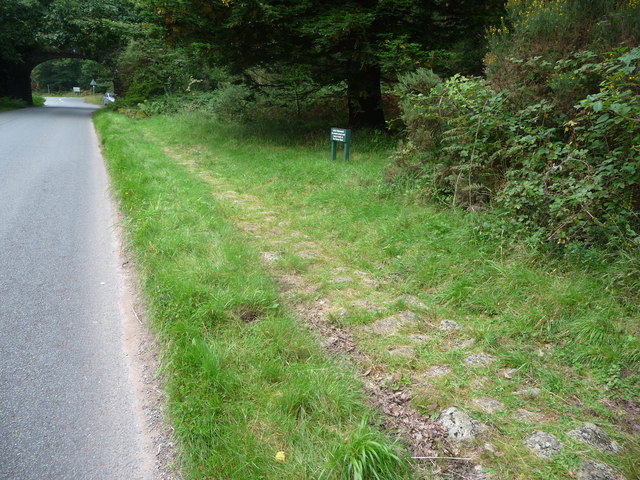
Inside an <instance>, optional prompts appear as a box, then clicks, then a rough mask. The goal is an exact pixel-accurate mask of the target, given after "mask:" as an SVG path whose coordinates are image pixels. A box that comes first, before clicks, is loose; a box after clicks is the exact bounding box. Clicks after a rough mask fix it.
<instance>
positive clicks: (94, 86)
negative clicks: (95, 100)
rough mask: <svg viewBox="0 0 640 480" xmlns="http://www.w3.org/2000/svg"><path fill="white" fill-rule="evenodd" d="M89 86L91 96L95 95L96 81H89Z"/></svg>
mask: <svg viewBox="0 0 640 480" xmlns="http://www.w3.org/2000/svg"><path fill="white" fill-rule="evenodd" d="M89 85H91V87H92V88H93V94H94V95H95V94H96V85H97V83H96V81H95V80H91V83H90V84H89Z"/></svg>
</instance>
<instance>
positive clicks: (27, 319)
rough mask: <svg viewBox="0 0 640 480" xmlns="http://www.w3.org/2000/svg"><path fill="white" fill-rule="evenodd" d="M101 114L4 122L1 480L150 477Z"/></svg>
mask: <svg viewBox="0 0 640 480" xmlns="http://www.w3.org/2000/svg"><path fill="white" fill-rule="evenodd" d="M94 109H95V107H91V106H89V105H85V104H84V103H82V100H81V99H75V98H64V99H58V98H50V99H48V100H47V106H45V107H43V108H30V109H24V110H18V111H12V112H5V113H0V479H3V480H4V479H11V480H22V479H34V480H35V479H38V480H44V479H56V480H57V479H74V480H76V479H127V480H129V479H146V478H150V473H149V472H150V468H151V467H150V465H151V463H152V460H151V457H152V456H153V453H150V452H148V450H149V449H150V448H148V447H146V446H145V445H146V444H145V434H144V428H143V423H144V422H143V418H142V414H141V413H140V412H141V410H140V408H139V404H140V401H139V399H138V398H137V397H136V395H135V393H134V392H135V391H136V390H135V388H134V387H135V386H134V384H133V382H134V380H133V375H132V374H131V370H130V361H131V360H130V358H128V357H127V355H126V353H125V348H124V343H123V327H124V320H123V315H124V314H123V308H122V306H121V299H122V293H123V285H124V284H123V278H122V273H121V270H120V268H119V267H120V265H119V257H118V251H119V250H118V244H117V240H116V238H115V234H114V230H113V223H114V219H113V210H112V207H111V203H110V200H109V196H108V183H107V176H106V173H105V169H104V165H103V162H102V159H101V156H100V152H99V149H98V144H97V139H96V136H95V133H94V130H93V126H92V124H91V114H92V113H93V110H94ZM147 443H148V442H147Z"/></svg>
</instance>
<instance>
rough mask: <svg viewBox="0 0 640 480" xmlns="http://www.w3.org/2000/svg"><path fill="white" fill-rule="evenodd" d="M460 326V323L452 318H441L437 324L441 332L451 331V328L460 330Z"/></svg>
mask: <svg viewBox="0 0 640 480" xmlns="http://www.w3.org/2000/svg"><path fill="white" fill-rule="evenodd" d="M461 328H462V327H461V326H460V324H459V323H458V322H454V321H453V320H442V321H441V322H440V325H439V326H438V329H439V330H442V331H443V332H451V331H453V330H460V329H461Z"/></svg>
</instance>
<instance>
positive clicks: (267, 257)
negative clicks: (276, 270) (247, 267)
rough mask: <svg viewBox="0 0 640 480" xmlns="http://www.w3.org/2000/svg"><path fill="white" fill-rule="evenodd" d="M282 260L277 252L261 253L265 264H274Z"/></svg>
mask: <svg viewBox="0 0 640 480" xmlns="http://www.w3.org/2000/svg"><path fill="white" fill-rule="evenodd" d="M280 258H282V257H281V256H280V254H279V253H278V252H262V259H263V260H264V261H265V262H267V263H275V262H277V261H278V260H280Z"/></svg>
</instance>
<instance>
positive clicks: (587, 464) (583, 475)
mask: <svg viewBox="0 0 640 480" xmlns="http://www.w3.org/2000/svg"><path fill="white" fill-rule="evenodd" d="M578 480H624V477H623V476H622V475H618V474H617V473H615V472H614V471H613V470H612V469H611V468H609V467H608V466H607V465H605V464H604V463H600V462H596V461H594V460H585V461H584V462H582V465H580V468H579V470H578Z"/></svg>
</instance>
